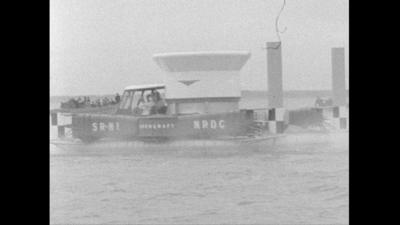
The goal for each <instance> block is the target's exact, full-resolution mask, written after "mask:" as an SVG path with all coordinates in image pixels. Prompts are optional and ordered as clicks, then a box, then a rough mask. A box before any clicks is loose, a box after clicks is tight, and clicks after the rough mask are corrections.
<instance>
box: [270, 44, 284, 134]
mask: <svg viewBox="0 0 400 225" xmlns="http://www.w3.org/2000/svg"><path fill="white" fill-rule="evenodd" d="M281 48H282V44H281V42H267V73H268V108H269V109H268V129H269V131H270V132H271V133H275V134H276V133H283V131H284V127H285V121H284V114H285V109H284V108H283V85H282V51H281Z"/></svg>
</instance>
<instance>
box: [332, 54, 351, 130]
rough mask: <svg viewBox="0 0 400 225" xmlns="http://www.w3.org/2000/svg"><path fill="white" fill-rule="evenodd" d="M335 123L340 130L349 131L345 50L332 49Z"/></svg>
mask: <svg viewBox="0 0 400 225" xmlns="http://www.w3.org/2000/svg"><path fill="white" fill-rule="evenodd" d="M331 54H332V55H331V57H332V58H331V59H332V93H333V122H334V124H335V126H336V127H337V128H339V129H347V127H348V125H347V118H348V113H347V107H346V100H347V91H346V79H345V60H344V48H343V47H341V48H332V53H331Z"/></svg>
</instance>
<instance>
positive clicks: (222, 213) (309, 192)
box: [50, 99, 349, 224]
mask: <svg viewBox="0 0 400 225" xmlns="http://www.w3.org/2000/svg"><path fill="white" fill-rule="evenodd" d="M252 101H253V103H247V104H260V105H261V104H263V102H264V101H263V100H262V99H258V100H257V99H252ZM299 101H300V102H301V101H303V103H304V102H308V101H310V99H302V100H299ZM310 102H312V101H310ZM311 104H312V103H311ZM188 150H189V149H188ZM226 151H227V152H229V149H226ZM51 152H52V153H51V155H50V156H51V157H50V221H51V223H75V224H98V223H103V224H127V223H129V224H221V223H224V224H239V223H242V224H250V223H252V224H255V223H258V224H338V223H339V224H346V223H348V217H349V215H348V210H349V199H348V198H349V190H348V189H349V186H348V172H349V167H348V159H349V157H348V133H332V134H310V133H299V134H290V135H288V136H287V137H285V138H284V139H282V140H280V141H278V142H277V143H276V145H275V146H273V145H265V147H263V149H262V151H252V150H251V149H243V152H241V153H238V152H232V153H231V154H220V153H219V152H217V151H215V150H209V151H207V152H193V151H185V150H180V151H168V152H163V151H162V149H160V150H155V151H151V152H143V151H142V152H135V151H132V152H126V151H124V152H118V151H116V150H114V149H110V151H109V152H99V153H98V154H87V153H84V152H82V153H78V154H68V153H64V154H54V153H55V152H59V151H58V150H57V149H56V148H54V147H52V151H51Z"/></svg>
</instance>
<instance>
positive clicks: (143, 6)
mask: <svg viewBox="0 0 400 225" xmlns="http://www.w3.org/2000/svg"><path fill="white" fill-rule="evenodd" d="M282 2H283V0H217V1H216V0H52V1H50V94H51V95H84V94H113V93H116V92H121V90H122V89H123V88H124V87H125V86H128V85H132V84H146V83H160V82H162V80H163V76H164V74H163V72H162V71H161V70H160V69H159V68H158V67H157V65H156V64H155V63H154V61H153V59H152V55H153V54H155V53H161V52H177V51H215V50H245V51H250V52H251V54H252V55H251V58H250V60H249V61H248V63H247V64H246V65H245V66H244V67H243V69H242V72H241V81H242V89H245V90H266V88H267V75H266V52H265V50H264V49H263V47H264V46H265V42H267V41H277V40H278V38H277V36H276V33H275V18H276V16H277V14H278V12H279V10H280V7H281V5H282ZM348 23H349V16H348V0H287V1H286V7H285V8H284V10H283V12H282V14H281V17H280V20H279V26H280V28H281V29H282V30H283V29H284V28H285V27H286V32H285V33H283V34H281V40H282V55H283V82H284V84H283V87H284V89H285V90H313V89H331V61H330V60H331V57H330V56H331V48H332V47H345V48H346V79H347V86H348V67H349V64H348V37H349V33H348V28H349V25H348Z"/></svg>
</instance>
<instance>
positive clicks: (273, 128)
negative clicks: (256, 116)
mask: <svg viewBox="0 0 400 225" xmlns="http://www.w3.org/2000/svg"><path fill="white" fill-rule="evenodd" d="M285 112H286V110H285V109H284V108H271V109H269V110H268V130H269V131H270V132H271V133H273V134H281V133H283V132H284V130H285Z"/></svg>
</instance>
